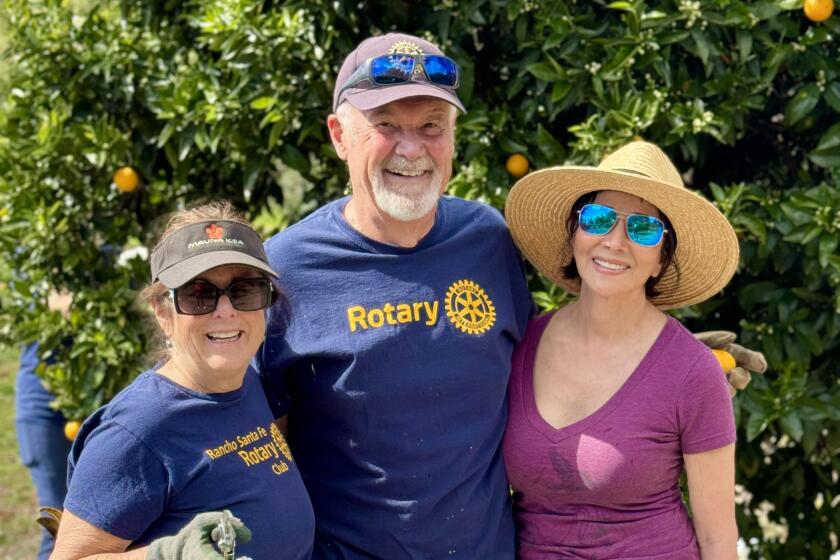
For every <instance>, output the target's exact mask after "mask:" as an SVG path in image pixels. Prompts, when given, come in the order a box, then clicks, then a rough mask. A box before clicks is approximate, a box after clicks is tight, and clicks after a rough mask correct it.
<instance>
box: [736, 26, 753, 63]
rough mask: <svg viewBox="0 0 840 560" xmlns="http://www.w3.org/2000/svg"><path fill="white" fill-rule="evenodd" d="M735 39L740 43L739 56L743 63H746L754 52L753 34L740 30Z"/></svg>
mask: <svg viewBox="0 0 840 560" xmlns="http://www.w3.org/2000/svg"><path fill="white" fill-rule="evenodd" d="M735 37H736V39H737V41H738V54H739V55H740V57H741V63H745V62H747V60H748V59H749V58H750V53H751V52H752V46H753V36H752V33H750V32H749V31H747V30H746V29H739V30H738V31H737V32H736V34H735Z"/></svg>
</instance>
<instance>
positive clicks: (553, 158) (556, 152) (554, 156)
mask: <svg viewBox="0 0 840 560" xmlns="http://www.w3.org/2000/svg"><path fill="white" fill-rule="evenodd" d="M537 142H538V147H539V149H540V151H541V152H542V153H543V155H545V158H546V159H547V160H548V161H549V163H551V164H554V165H560V164H561V163H562V162H563V160H564V159H565V158H566V150H565V149H564V148H563V144H561V143H560V142H558V141H557V139H556V138H554V136H552V135H551V133H550V132H549V131H548V130H546V129H545V127H544V126H543V125H542V124H538V125H537Z"/></svg>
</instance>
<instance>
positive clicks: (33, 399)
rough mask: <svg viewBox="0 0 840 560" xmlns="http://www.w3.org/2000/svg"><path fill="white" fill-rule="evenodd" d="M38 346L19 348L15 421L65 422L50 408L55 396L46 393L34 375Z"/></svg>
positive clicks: (39, 380)
mask: <svg viewBox="0 0 840 560" xmlns="http://www.w3.org/2000/svg"><path fill="white" fill-rule="evenodd" d="M39 347H40V345H39V344H38V343H37V342H32V343H30V344H27V345H25V346H23V347H22V348H21V352H20V365H19V367H18V373H17V379H16V380H15V419H16V420H18V421H31V420H50V421H54V422H62V423H63V422H65V419H64V416H63V415H62V414H61V413H60V412H58V411H57V410H55V409H53V408H52V407H50V403H52V402H53V400H55V395H53V394H52V393H50V392H49V391H47V389H46V387H44V384H43V383H42V382H41V379H40V378H39V377H38V376H37V375H36V373H35V369H36V368H37V367H38V363H39V362H40V357H39V356H38V350H39Z"/></svg>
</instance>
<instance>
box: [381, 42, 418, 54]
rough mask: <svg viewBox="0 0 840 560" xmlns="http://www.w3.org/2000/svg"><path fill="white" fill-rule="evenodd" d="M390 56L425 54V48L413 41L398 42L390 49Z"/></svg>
mask: <svg viewBox="0 0 840 560" xmlns="http://www.w3.org/2000/svg"><path fill="white" fill-rule="evenodd" d="M388 54H423V47H421V46H420V45H418V44H417V43H415V42H413V41H397V42H396V43H394V44H393V45H391V48H390V49H388Z"/></svg>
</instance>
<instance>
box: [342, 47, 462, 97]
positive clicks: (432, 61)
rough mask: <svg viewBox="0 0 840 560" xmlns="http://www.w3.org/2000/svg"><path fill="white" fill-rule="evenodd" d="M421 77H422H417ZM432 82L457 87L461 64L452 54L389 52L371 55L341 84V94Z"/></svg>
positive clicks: (445, 86) (442, 85) (441, 85)
mask: <svg viewBox="0 0 840 560" xmlns="http://www.w3.org/2000/svg"><path fill="white" fill-rule="evenodd" d="M418 77H420V79H417V78H418ZM408 82H428V83H430V84H433V85H436V86H438V87H442V88H444V89H452V90H454V89H457V87H458V84H459V71H458V64H457V63H456V62H455V61H454V60H452V59H451V58H447V57H445V56H440V55H432V54H428V55H427V54H405V53H395V54H386V55H383V56H377V57H374V58H369V59H367V60H366V61H365V62H364V63H363V64H362V65H361V66H359V67H358V68H356V71H355V72H353V74H351V75H350V77H349V78H347V81H346V82H344V85H343V86H341V90H339V92H338V95H339V97H341V94H342V93H344V90H347V89H350V88H360V87H361V88H372V87H382V86H396V85H400V84H407V83H408Z"/></svg>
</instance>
